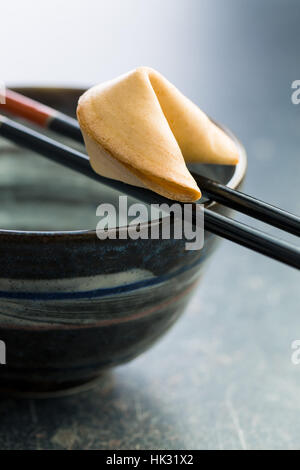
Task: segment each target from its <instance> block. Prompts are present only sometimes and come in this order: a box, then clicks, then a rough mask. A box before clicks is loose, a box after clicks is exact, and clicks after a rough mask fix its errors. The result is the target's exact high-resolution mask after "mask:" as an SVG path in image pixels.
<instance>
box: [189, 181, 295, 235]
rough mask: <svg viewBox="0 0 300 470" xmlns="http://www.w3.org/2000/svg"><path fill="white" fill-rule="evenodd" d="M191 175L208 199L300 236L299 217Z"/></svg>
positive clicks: (219, 184)
mask: <svg viewBox="0 0 300 470" xmlns="http://www.w3.org/2000/svg"><path fill="white" fill-rule="evenodd" d="M192 175H193V177H194V178H195V180H196V182H197V184H198V185H199V187H200V188H201V190H202V191H203V193H204V194H205V195H206V196H207V197H208V198H210V199H213V200H214V201H217V202H220V203H221V204H223V205H224V206H228V207H231V208H232V209H235V210H238V211H239V212H242V213H243V214H246V215H249V216H251V217H254V218H256V219H258V220H261V221H263V222H266V223H268V224H270V225H273V226H274V227H277V228H280V229H282V230H284V231H285V232H289V233H292V234H293V235H297V236H298V237H299V236H300V217H298V216H296V215H294V214H291V213H290V212H286V211H283V210H282V209H279V208H278V207H275V206H272V205H271V204H268V203H266V202H263V201H260V200H259V199H256V198H254V197H252V196H249V195H247V194H244V193H241V192H240V191H236V190H234V189H231V188H229V187H228V186H225V185H223V184H221V183H218V182H217V181H214V180H211V179H209V178H206V177H204V176H201V175H199V174H198V173H192Z"/></svg>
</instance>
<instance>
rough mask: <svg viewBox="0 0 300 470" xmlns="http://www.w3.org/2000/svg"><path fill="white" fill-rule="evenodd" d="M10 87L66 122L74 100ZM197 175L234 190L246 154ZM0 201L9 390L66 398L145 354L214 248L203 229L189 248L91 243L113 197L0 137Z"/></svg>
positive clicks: (0, 286) (3, 369)
mask: <svg viewBox="0 0 300 470" xmlns="http://www.w3.org/2000/svg"><path fill="white" fill-rule="evenodd" d="M18 91H21V92H22V93H24V94H26V95H28V96H31V97H33V98H36V99H38V100H40V101H42V102H44V103H46V104H49V105H50V106H53V107H54V108H56V109H59V110H61V111H63V112H66V113H68V114H70V115H74V112H75V108H76V103H77V100H78V97H79V96H80V94H81V93H82V92H83V90H80V89H71V88H67V89H66V88H60V89H58V88H21V89H18ZM52 135H54V134H52ZM56 138H57V139H60V140H62V139H61V137H59V136H56ZM66 142H67V143H68V144H69V145H73V146H74V143H73V142H71V141H66ZM79 147H80V146H79ZM199 170H200V171H201V172H202V173H203V174H206V175H209V176H212V177H213V178H215V179H218V180H219V181H221V182H223V183H225V184H227V185H228V186H230V187H231V188H238V187H239V186H240V185H241V183H242V180H243V178H244V175H245V171H246V155H245V152H244V150H243V148H242V146H241V145H240V163H239V164H238V165H237V166H236V167H231V166H215V165H201V168H199ZM0 200H1V206H0V227H1V230H0V259H1V264H0V266H1V274H0V340H2V341H4V343H5V347H6V364H5V365H3V364H2V365H0V388H1V389H2V390H5V391H8V392H14V391H19V392H24V393H25V392H27V393H30V392H38V393H41V394H43V393H45V394H47V393H49V392H56V391H59V390H66V389H69V388H70V387H73V386H79V385H80V384H86V383H88V382H89V381H92V380H93V379H95V378H96V377H98V376H99V374H100V373H101V371H103V370H104V369H107V368H111V367H113V366H115V365H118V364H122V363H124V362H127V361H129V360H131V359H133V358H135V357H136V356H138V355H139V354H141V353H142V352H144V351H146V349H148V348H149V347H150V346H151V345H152V344H153V343H155V342H156V341H157V339H158V338H160V337H161V336H162V335H163V334H164V333H165V332H166V331H167V330H168V329H169V328H170V327H171V326H172V325H173V323H174V322H175V321H176V320H177V318H178V317H179V315H181V313H182V312H183V310H184V309H185V307H186V305H187V303H188V301H189V298H190V296H191V295H192V293H193V291H194V289H195V288H196V286H197V284H198V281H199V279H200V277H201V275H202V273H203V269H204V266H205V263H206V261H207V260H208V258H209V257H210V256H211V254H212V252H213V251H214V247H215V241H216V237H215V236H214V235H212V234H210V233H208V232H206V233H205V243H204V248H203V249H201V250H196V251H186V250H185V241H184V240H174V239H171V240H161V239H160V240H151V239H148V240H140V239H138V240H132V239H127V240H110V239H107V240H102V241H101V240H99V239H98V238H97V236H96V232H95V227H96V224H97V220H98V219H97V217H96V213H95V211H96V207H97V206H98V205H99V204H100V203H101V202H112V203H117V200H118V194H117V193H116V192H115V191H113V190H108V189H106V188H103V187H102V186H100V185H99V184H98V183H96V182H94V181H91V180H88V179H87V178H86V177H84V176H82V175H79V174H76V173H75V172H73V171H71V170H69V169H66V168H63V167H61V166H59V165H57V164H55V163H53V162H51V161H48V160H47V159H44V158H43V157H41V156H39V155H35V154H33V153H31V152H29V151H25V150H24V149H21V148H18V147H16V146H14V145H13V144H11V143H9V142H8V141H5V140H2V139H1V140H0ZM206 205H207V206H208V207H210V208H211V209H212V210H213V211H216V212H223V213H224V209H223V208H222V207H221V206H220V205H219V204H216V203H211V202H210V201H206ZM149 223H152V222H149Z"/></svg>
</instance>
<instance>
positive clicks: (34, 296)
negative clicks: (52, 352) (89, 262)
mask: <svg viewBox="0 0 300 470" xmlns="http://www.w3.org/2000/svg"><path fill="white" fill-rule="evenodd" d="M205 259H206V256H201V257H200V259H197V260H196V261H195V262H194V263H192V264H189V265H187V266H183V267H182V268H180V269H178V270H177V271H174V272H172V273H170V274H166V275H162V276H158V277H153V278H151V279H145V280H142V281H136V282H132V283H131V284H126V285H121V286H116V287H106V288H100V289H94V290H90V291H81V292H9V291H0V298H7V299H23V300H68V299H87V298H96V297H97V298H99V297H105V296H112V295H118V294H122V293H127V292H132V291H134V290H136V289H142V288H146V287H151V286H154V285H157V284H161V283H163V282H166V281H168V280H170V279H172V278H174V277H176V276H178V275H179V274H182V273H184V272H186V271H188V270H190V269H193V268H194V267H195V266H197V265H200V264H201V263H202V262H203V261H204V260H205Z"/></svg>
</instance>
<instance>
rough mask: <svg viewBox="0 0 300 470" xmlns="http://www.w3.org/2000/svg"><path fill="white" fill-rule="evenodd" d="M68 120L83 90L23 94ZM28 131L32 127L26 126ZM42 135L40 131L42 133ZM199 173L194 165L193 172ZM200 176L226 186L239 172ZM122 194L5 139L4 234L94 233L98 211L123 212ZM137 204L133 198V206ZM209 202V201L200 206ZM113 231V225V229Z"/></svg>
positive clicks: (1, 162) (0, 175)
mask: <svg viewBox="0 0 300 470" xmlns="http://www.w3.org/2000/svg"><path fill="white" fill-rule="evenodd" d="M17 91H20V92H21V93H24V94H25V95H27V96H31V97H33V98H36V99H38V100H40V101H41V102H43V103H46V104H48V105H50V106H53V107H54V108H56V109H59V110H61V111H63V112H66V113H68V114H69V115H74V114H75V109H76V104H77V100H78V97H79V96H80V94H81V93H82V92H83V90H78V89H58V88H18V89H17ZM26 125H28V123H26ZM38 130H39V131H40V132H41V129H40V128H38ZM47 134H48V135H50V136H52V137H54V138H56V139H59V140H60V141H63V142H64V143H66V144H68V145H70V146H72V147H75V148H77V149H79V150H81V151H84V147H83V146H81V145H80V144H76V143H74V142H73V141H71V140H68V139H64V138H62V137H61V136H57V135H55V134H53V133H51V132H47ZM193 169H195V165H194V166H193ZM196 170H197V171H199V172H200V173H201V174H203V175H205V176H209V177H211V178H213V179H216V180H218V181H220V182H222V183H224V184H228V182H229V181H232V179H234V176H235V175H236V173H237V171H238V170H239V169H238V168H237V167H233V166H223V165H197V166H196ZM118 196H119V193H118V192H117V191H115V190H112V189H109V188H106V187H103V186H101V185H99V183H97V182H96V181H92V180H90V179H88V178H87V177H85V176H84V175H80V174H78V173H76V172H74V171H72V170H69V169H67V168H64V167H62V166H60V165H58V164H56V163H53V162H51V161H49V160H47V159H46V158H43V157H41V156H39V155H36V154H34V153H33V152H31V151H27V150H25V149H22V148H19V147H17V146H15V145H13V144H11V143H10V142H8V141H6V140H4V139H0V200H1V205H0V228H1V229H4V230H26V231H72V230H95V228H96V225H97V222H98V221H99V217H97V216H96V208H97V207H98V205H99V204H100V203H103V202H107V203H111V204H114V206H115V207H116V208H117V207H118ZM133 202H137V201H134V200H133V199H132V198H128V203H129V204H130V203H133ZM201 202H205V200H204V199H203V200H201ZM109 225H110V227H113V226H114V225H115V224H114V220H111V221H110V223H109Z"/></svg>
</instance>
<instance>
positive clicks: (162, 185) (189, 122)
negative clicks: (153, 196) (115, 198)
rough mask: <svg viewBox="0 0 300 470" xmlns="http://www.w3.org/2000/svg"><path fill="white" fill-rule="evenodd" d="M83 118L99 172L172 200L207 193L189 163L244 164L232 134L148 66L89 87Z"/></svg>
mask: <svg viewBox="0 0 300 470" xmlns="http://www.w3.org/2000/svg"><path fill="white" fill-rule="evenodd" d="M77 117H78V121H79V124H80V127H81V131H82V134H83V137H84V141H85V144H86V148H87V152H88V154H89V157H90V163H91V166H92V168H93V169H94V170H95V171H96V173H99V174H100V175H102V176H106V177H108V178H113V179H116V180H120V181H123V182H125V183H128V184H132V185H135V186H141V187H145V188H149V189H151V190H153V191H155V192H157V193H158V194H161V195H162V196H165V197H167V198H170V199H175V200H178V201H183V202H191V201H196V200H197V199H199V198H200V197H201V192H200V190H199V188H198V186H197V183H196V181H195V180H194V178H193V177H192V175H191V174H190V172H189V170H188V168H187V167H186V163H189V162H190V163H197V162H198V163H217V164H228V165H235V164H236V163H237V162H238V149H237V147H236V145H235V143H234V142H233V141H232V140H231V139H230V137H229V136H228V135H227V134H225V132H224V131H223V130H221V129H220V128H219V127H218V126H216V125H215V124H214V123H213V122H212V121H211V120H210V119H209V118H208V117H207V115H206V114H205V113H203V112H202V111H201V110H200V109H199V108H198V107H197V106H196V105H195V104H194V103H192V102H191V101H190V100H189V99H188V98H186V97H185V96H184V95H183V94H182V93H180V91H179V90H177V88H176V87H175V86H174V85H172V84H171V83H170V82H168V81H167V80H166V79H165V78H164V77H163V76H162V75H161V74H159V73H158V72H156V71H155V70H153V69H151V68H148V67H139V68H137V69H135V70H133V71H131V72H129V73H127V74H126V75H122V76H120V77H118V78H116V79H115V80H111V81H109V82H105V83H103V84H100V85H97V86H94V87H92V88H90V89H89V90H87V91H86V92H85V93H84V94H83V95H82V96H81V98H80V99H79V103H78V107H77Z"/></svg>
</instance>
